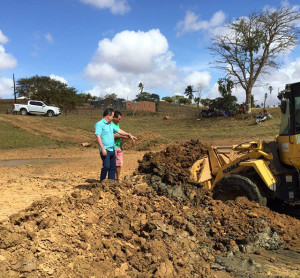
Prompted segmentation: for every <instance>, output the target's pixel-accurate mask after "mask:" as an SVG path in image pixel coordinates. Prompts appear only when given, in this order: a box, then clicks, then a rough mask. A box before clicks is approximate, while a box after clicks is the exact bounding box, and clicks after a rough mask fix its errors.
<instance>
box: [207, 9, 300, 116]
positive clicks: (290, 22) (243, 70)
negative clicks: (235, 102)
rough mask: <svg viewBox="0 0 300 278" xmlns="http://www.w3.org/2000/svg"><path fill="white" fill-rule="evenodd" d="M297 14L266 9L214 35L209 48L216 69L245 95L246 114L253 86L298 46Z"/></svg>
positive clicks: (283, 10) (242, 18)
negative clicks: (240, 88)
mask: <svg viewBox="0 0 300 278" xmlns="http://www.w3.org/2000/svg"><path fill="white" fill-rule="evenodd" d="M299 19H300V14H299V12H297V11H296V10H295V9H290V8H286V7H284V8H281V9H279V10H275V11H273V10H268V9H265V10H263V11H262V12H254V13H252V14H251V15H250V16H249V17H240V18H238V19H237V20H235V21H233V22H231V23H229V24H228V25H227V26H226V27H227V30H228V31H229V32H226V34H224V35H217V36H215V38H214V39H213V42H212V45H211V46H210V47H209V49H210V51H211V54H212V55H213V56H214V57H215V58H216V60H215V61H214V63H215V65H216V68H219V69H221V70H223V71H225V72H226V73H227V74H228V76H232V77H233V78H234V79H235V80H236V82H237V83H238V84H240V85H241V87H242V88H243V89H244V90H245V92H246V107H247V113H249V112H251V93H252V88H253V86H254V84H255V83H256V82H257V81H258V78H259V76H260V75H261V74H263V73H268V71H269V70H270V68H277V67H278V66H279V64H278V59H277V58H278V56H279V55H280V54H281V53H283V52H285V51H286V50H287V49H291V48H293V47H294V46H295V45H297V44H298V37H299V27H298V25H297V24H298V23H297V21H298V20H299Z"/></svg>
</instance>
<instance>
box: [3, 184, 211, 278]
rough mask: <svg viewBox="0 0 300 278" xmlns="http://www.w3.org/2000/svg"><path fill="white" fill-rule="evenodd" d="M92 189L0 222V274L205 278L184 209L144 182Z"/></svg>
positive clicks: (204, 254)
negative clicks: (191, 277)
mask: <svg viewBox="0 0 300 278" xmlns="http://www.w3.org/2000/svg"><path fill="white" fill-rule="evenodd" d="M96 186H97V187H95V188H92V189H91V190H85V191H79V190H78V191H76V192H74V193H73V194H72V196H69V197H68V198H66V199H55V198H49V199H47V200H46V201H45V202H39V203H35V204H33V205H32V206H31V207H30V208H28V209H27V210H26V211H23V212H21V213H18V214H15V215H13V216H11V217H10V221H9V222H8V223H2V225H1V226H0V238H1V239H0V248H1V249H0V254H1V255H0V260H1V262H2V263H1V265H0V277H8V276H9V275H10V277H19V275H20V274H22V273H23V275H24V276H26V277H49V276H51V275H52V276H53V277H91V276H95V277H120V276H122V275H124V277H128V276H130V277H174V276H178V277H186V276H194V277H211V275H210V268H209V263H208V262H209V261H210V260H213V256H212V255H210V251H207V248H204V247H203V244H205V242H206V239H205V237H204V231H199V232H198V231H197V228H196V226H195V224H194V223H193V220H192V218H191V219H189V216H188V215H192V214H193V212H191V211H190V209H188V208H185V209H183V207H182V206H181V205H180V204H176V203H174V202H171V201H170V200H169V199H167V198H165V197H163V196H161V197H159V196H157V194H156V193H155V191H154V190H152V189H151V188H149V186H148V185H146V184H145V183H139V184H138V185H134V184H133V183H132V182H131V183H128V182H124V183H122V184H120V185H118V186H116V185H114V184H113V183H111V182H109V181H105V182H104V183H102V184H101V185H96ZM126 275H127V276H126Z"/></svg>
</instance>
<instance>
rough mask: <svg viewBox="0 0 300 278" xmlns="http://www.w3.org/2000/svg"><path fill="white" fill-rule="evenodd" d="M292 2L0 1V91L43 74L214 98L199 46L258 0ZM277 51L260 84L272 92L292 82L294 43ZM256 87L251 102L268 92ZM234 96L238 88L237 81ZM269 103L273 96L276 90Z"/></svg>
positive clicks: (256, 7)
mask: <svg viewBox="0 0 300 278" xmlns="http://www.w3.org/2000/svg"><path fill="white" fill-rule="evenodd" d="M298 3H299V2H298V1H292V0H290V1H277V0H272V1H266V0H251V1H250V0H243V1H231V0H229V1H224V0H223V1H221V0H212V1H204V0H161V1H157V0H151V1H149V0H51V1H48V0H26V1H24V0H1V1H0V97H1V98H12V93H13V89H12V86H13V83H12V75H13V73H14V74H15V78H16V80H17V79H19V78H26V77H31V76H33V75H40V76H41V75H46V76H50V77H52V78H54V79H58V80H61V81H63V82H66V83H67V84H68V85H69V86H72V87H75V88H76V89H77V90H78V92H83V93H84V92H89V93H91V94H93V95H96V96H102V97H103V96H104V95H106V94H109V93H115V94H117V95H118V96H119V97H123V98H125V99H127V98H128V99H133V98H134V97H135V96H136V95H137V94H138V92H139V89H138V84H139V82H142V83H143V84H144V87H145V88H144V90H145V91H147V92H150V93H157V94H159V95H160V96H161V97H164V96H172V95H174V94H182V93H183V91H184V89H185V87H186V86H187V85H193V86H194V87H195V88H196V87H197V86H198V85H199V84H204V85H205V86H206V90H205V93H203V95H202V97H217V96H218V92H217V87H216V82H217V80H218V79H219V78H221V77H224V76H225V74H224V73H223V72H218V71H216V70H215V69H213V68H211V65H210V62H212V57H211V56H210V54H209V51H208V50H207V47H208V46H209V45H210V43H211V38H212V36H213V35H214V34H220V32H222V26H224V24H225V23H226V22H230V21H232V20H234V19H235V18H238V17H240V16H247V15H249V14H250V13H251V12H253V11H261V10H262V9H264V8H265V7H266V6H269V7H272V8H279V7H281V6H282V5H285V6H289V7H294V8H297V9H299V7H297V6H296V5H297V4H298ZM281 58H282V64H281V68H280V69H279V70H274V71H273V72H272V73H271V74H270V75H269V76H268V77H266V80H265V81H266V83H268V84H269V85H268V86H270V85H272V86H273V88H274V91H276V92H277V91H278V90H279V89H280V90H282V89H283V88H284V85H285V84H286V83H290V82H297V81H300V46H297V47H295V48H294V49H293V50H292V51H291V52H289V53H287V54H286V55H284V56H283V57H281ZM268 86H265V87H256V88H254V90H253V94H254V96H255V99H256V100H257V101H258V103H261V102H262V100H263V95H264V93H265V92H268V90H267V88H268ZM235 94H236V96H237V97H238V99H239V101H244V100H245V93H244V91H242V90H241V89H239V88H237V89H236V91H235ZM268 101H269V104H274V103H276V102H277V100H276V94H275V93H273V94H272V95H271V96H270V98H269V100H268Z"/></svg>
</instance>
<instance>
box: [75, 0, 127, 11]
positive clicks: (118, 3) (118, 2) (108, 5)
mask: <svg viewBox="0 0 300 278" xmlns="http://www.w3.org/2000/svg"><path fill="white" fill-rule="evenodd" d="M80 1H81V2H83V3H85V4H90V5H92V6H95V7H96V8H99V9H110V11H111V13H113V14H121V15H123V14H125V13H127V12H129V11H130V10H131V8H130V6H129V5H128V2H127V0H80Z"/></svg>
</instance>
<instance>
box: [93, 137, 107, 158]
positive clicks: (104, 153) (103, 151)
mask: <svg viewBox="0 0 300 278" xmlns="http://www.w3.org/2000/svg"><path fill="white" fill-rule="evenodd" d="M96 141H97V144H98V145H99V147H100V148H101V154H102V155H104V156H106V155H107V152H106V149H105V148H104V146H103V143H102V140H101V137H100V135H98V134H96Z"/></svg>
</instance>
